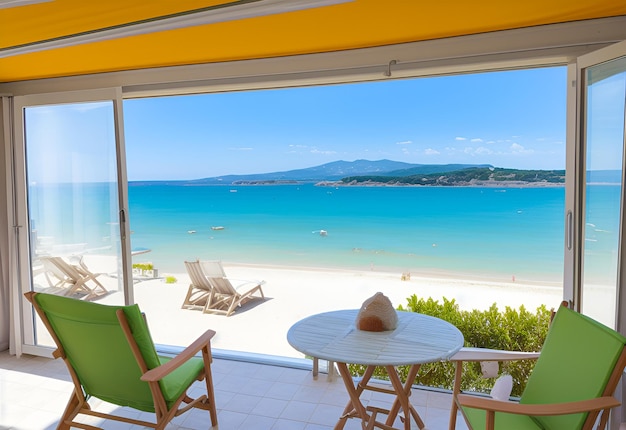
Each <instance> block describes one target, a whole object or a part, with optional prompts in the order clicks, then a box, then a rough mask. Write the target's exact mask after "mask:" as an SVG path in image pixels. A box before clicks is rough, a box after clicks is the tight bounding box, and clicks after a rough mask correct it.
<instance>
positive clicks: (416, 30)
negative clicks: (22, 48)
mask: <svg viewBox="0 0 626 430" xmlns="http://www.w3.org/2000/svg"><path fill="white" fill-rule="evenodd" d="M225 3H228V2H227V1H223V0H222V1H220V0H213V1H211V0H176V1H171V0H170V1H168V0H107V1H85V0H53V1H47V2H43V3H38V4H32V5H26V6H20V7H12V8H5V9H0V54H1V53H2V49H9V48H11V47H15V46H19V45H23V44H31V43H36V42H38V41H42V40H49V39H54V38H59V37H67V36H71V35H75V34H79V33H84V32H90V31H95V30H98V29H103V28H109V27H112V26H118V25H122V24H127V23H131V22H137V21H142V20H150V19H155V18H158V17H162V16H166V15H171V14H177V13H181V12H185V11H189V10H195V9H200V8H205V7H211V6H216V5H220V4H225ZM620 15H626V2H621V1H615V0H595V1H584V2H583V1H572V0H526V1H523V2H508V3H507V2H504V3H503V2H501V1H495V0H476V1H467V0H441V1H436V2H435V1H431V2H425V1H418V0H354V1H352V2H347V3H342V4H337V5H331V6H325V7H320V8H314V9H306V10H300V11H295V12H288V13H283V14H279V15H271V16H263V17H255V18H246V19H241V20H237V21H230V22H222V23H216V24H209V25H203V26H195V27H189V28H182V29H177V30H168V31H162V32H157V33H150V34H143V35H136V36H131V37H125V38H120V39H114V40H107V41H99V42H92V43H88V44H81V45H77V46H70V47H64V48H57V49H49V50H44V51H41V52H33V53H27V54H20V55H12V56H8V57H6V58H0V82H12V81H20V80H28V79H38V78H48V77H59V76H73V75H82V74H91V73H102V72H111V71H120V70H134V69H144V68H152V67H163V66H174V65H189V64H201V63H214V62H222V61H236V60H245V59H256V58H269V57H281V56H289V55H298V54H308V53H319V52H332V51H341V50H346V49H354V48H363V47H373V46H383V45H390V44H397V43H404V42H416V41H423V40H432V39H438V38H446V37H452V36H463V35H471V34H478V33H484V32H492V31H497V30H508V29H516V28H524V27H532V26H538V25H545V24H554V23H564V22H572V21H580V20H586V19H593V18H605V17H612V16H620Z"/></svg>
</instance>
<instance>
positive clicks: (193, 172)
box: [124, 67, 566, 181]
mask: <svg viewBox="0 0 626 430" xmlns="http://www.w3.org/2000/svg"><path fill="white" fill-rule="evenodd" d="M565 108H566V69H565V67H558V68H542V69H530V70H522V71H509V72H490V73H481V74H470V75H459V76H447V77H437V78H421V79H410V80H388V81H384V82H375V83H360V84H346V85H332V86H317V87H306V88H293V89H280V90H263V91H247V92H233V93H221V94H206V95H194V96H177V97H162V98H148V99H136V100H126V101H125V102H124V117H125V118H124V123H125V124H124V127H125V136H126V150H127V165H128V177H129V180H131V181H134V180H165V179H197V178H205V177H212V176H219V175H225V174H245V173H264V172H274V171H284V170H292V169H299V168H306V167H312V166H317V165H320V164H324V163H328V162H331V161H336V160H346V161H353V160H356V159H368V160H380V159H390V160H396V161H404V162H408V163H418V164H447V163H471V164H484V163H488V164H492V165H494V166H496V167H510V168H520V169H564V168H565Z"/></svg>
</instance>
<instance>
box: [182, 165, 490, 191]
mask: <svg viewBox="0 0 626 430" xmlns="http://www.w3.org/2000/svg"><path fill="white" fill-rule="evenodd" d="M479 166H480V167H482V166H485V165H469V164H467V165H466V164H448V165H431V164H411V163H403V162H401V161H392V160H377V161H370V160H355V161H333V162H331V163H326V164H322V165H320V166H315V167H309V168H306V169H296V170H288V171H285V172H272V173H257V174H250V175H225V176H216V177H212V178H204V179H196V180H193V181H186V182H187V183H189V184H190V185H216V184H224V185H237V184H261V183H267V184H276V183H292V182H293V181H297V182H319V181H339V180H341V179H342V178H345V177H346V176H363V175H379V176H388V175H392V176H404V175H403V174H402V175H401V174H399V173H398V172H418V173H422V174H426V173H440V172H447V171H450V170H459V169H461V168H469V167H479ZM409 174H411V173H407V175H409Z"/></svg>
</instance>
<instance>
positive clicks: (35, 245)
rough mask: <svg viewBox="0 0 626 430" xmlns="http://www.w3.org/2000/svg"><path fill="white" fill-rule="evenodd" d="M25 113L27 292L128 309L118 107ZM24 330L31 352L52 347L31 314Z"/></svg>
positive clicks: (71, 106)
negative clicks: (117, 127) (119, 184)
mask: <svg viewBox="0 0 626 430" xmlns="http://www.w3.org/2000/svg"><path fill="white" fill-rule="evenodd" d="M21 112H22V115H23V121H24V130H23V131H24V136H23V139H24V151H25V152H24V158H25V160H24V164H25V167H26V172H25V173H26V175H25V182H26V185H25V194H26V196H27V197H26V199H27V201H26V206H27V209H26V214H27V215H26V216H27V220H26V222H25V223H24V224H25V225H27V226H28V232H29V234H28V238H27V241H28V244H23V246H27V247H28V250H29V251H28V254H27V255H28V257H27V259H28V260H29V261H30V269H29V271H30V273H28V275H30V276H29V278H30V280H31V282H30V286H29V288H30V289H31V290H33V291H43V292H47V293H52V294H58V295H63V296H67V297H71V298H75V299H78V300H90V301H97V302H100V303H107V304H124V303H125V296H124V283H123V279H124V277H123V276H122V272H123V270H122V261H123V260H122V255H123V254H122V240H121V233H120V232H121V230H120V224H119V217H120V215H119V214H120V203H119V202H120V198H119V197H120V196H119V190H120V188H119V186H118V173H117V166H118V162H117V160H118V157H117V147H118V145H117V144H116V140H117V139H116V135H117V134H116V125H115V101H114V100H105V101H95V102H78V103H63V104H45V105H31V106H28V105H27V106H24V107H23V109H22V111H21ZM22 273H24V271H22ZM23 288H28V286H27V285H25V283H24V284H23ZM29 308H30V307H29ZM29 311H30V310H29ZM30 312H32V311H30ZM29 320H30V321H31V324H32V327H28V325H29V323H28V321H29ZM25 326H26V328H27V329H26V330H25V334H24V344H25V345H26V346H28V345H31V346H34V347H39V346H53V343H52V340H51V338H50V337H49V335H48V332H47V330H46V329H45V328H44V327H43V325H42V324H41V321H39V319H38V318H33V317H32V315H30V317H29V315H28V312H27V314H26V318H25ZM29 328H30V329H32V330H28V329H29ZM29 352H30V351H29Z"/></svg>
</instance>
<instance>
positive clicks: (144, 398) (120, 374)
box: [25, 292, 217, 430]
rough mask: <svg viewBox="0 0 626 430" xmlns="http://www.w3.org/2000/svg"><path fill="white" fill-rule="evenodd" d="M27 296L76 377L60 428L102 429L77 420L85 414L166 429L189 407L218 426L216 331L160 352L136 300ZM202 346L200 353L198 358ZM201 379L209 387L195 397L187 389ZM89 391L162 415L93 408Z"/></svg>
mask: <svg viewBox="0 0 626 430" xmlns="http://www.w3.org/2000/svg"><path fill="white" fill-rule="evenodd" d="M25 296H26V298H27V299H28V300H29V301H30V302H31V303H32V304H33V306H34V307H35V310H36V311H37V313H38V315H39V316H40V317H41V319H42V321H43V323H44V324H45V325H46V327H47V328H48V330H49V331H50V334H51V335H52V338H53V339H54V342H55V343H56V346H57V349H56V350H55V351H54V353H53V355H54V357H55V358H59V357H61V358H62V359H63V360H64V362H65V364H66V365H67V368H68V370H69V373H70V375H71V377H72V381H73V382H74V391H73V393H72V395H71V397H70V400H69V402H68V404H67V407H66V409H65V412H64V414H63V416H62V418H61V419H60V421H59V424H58V427H57V429H63V430H66V429H68V430H69V429H70V428H73V427H78V428H84V429H97V428H98V427H94V426H92V425H86V424H84V423H82V422H80V421H78V420H77V419H76V418H77V416H79V415H81V414H82V415H90V416H96V417H100V418H103V419H111V420H115V421H122V422H125V423H131V424H135V425H138V426H142V428H143V427H150V428H155V429H164V428H165V426H166V425H167V423H168V422H170V421H171V420H172V418H174V417H175V416H178V415H180V414H182V413H183V412H186V411H187V410H189V409H191V408H200V409H204V410H207V411H208V412H209V415H210V418H211V425H212V426H216V425H217V412H216V409H215V398H214V394H213V382H212V376H211V338H212V337H213V336H214V335H215V332H214V331H213V330H207V331H206V332H205V333H204V334H203V335H202V336H200V337H199V338H198V339H197V340H196V341H194V342H193V343H192V344H191V345H189V346H188V347H187V348H186V349H184V350H183V351H182V352H181V353H180V354H179V355H177V356H175V357H174V358H168V357H162V356H159V355H157V353H156V350H155V347H154V344H153V342H152V338H151V337H150V332H149V331H148V326H147V323H146V320H145V318H144V316H143V315H142V314H141V312H140V311H139V307H138V306H137V305H132V306H108V305H103V304H98V303H93V302H85V301H82V300H75V299H71V298H68V297H62V296H56V295H52V294H44V293H35V292H29V293H26V294H25ZM198 353H201V354H202V357H196V354H198ZM203 379H204V380H205V382H206V383H205V385H206V394H204V395H202V396H200V397H199V398H197V399H192V398H190V397H189V396H188V395H187V390H188V388H189V387H190V386H191V384H192V383H194V382H195V381H197V380H203ZM91 397H96V398H98V399H101V400H104V401H106V402H109V403H113V404H115V405H120V406H127V407H131V408H133V409H137V410H140V411H145V412H153V413H155V416H156V419H155V421H156V422H155V423H153V422H149V421H143V420H138V419H133V418H129V417H125V416H119V415H111V414H107V413H104V412H98V411H95V410H93V409H92V407H91V406H90V404H89V403H88V400H89V399H90V398H91ZM183 403H185V404H186V405H183V406H181V405H182V404H183ZM207 418H208V417H207ZM207 427H208V426H207Z"/></svg>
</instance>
